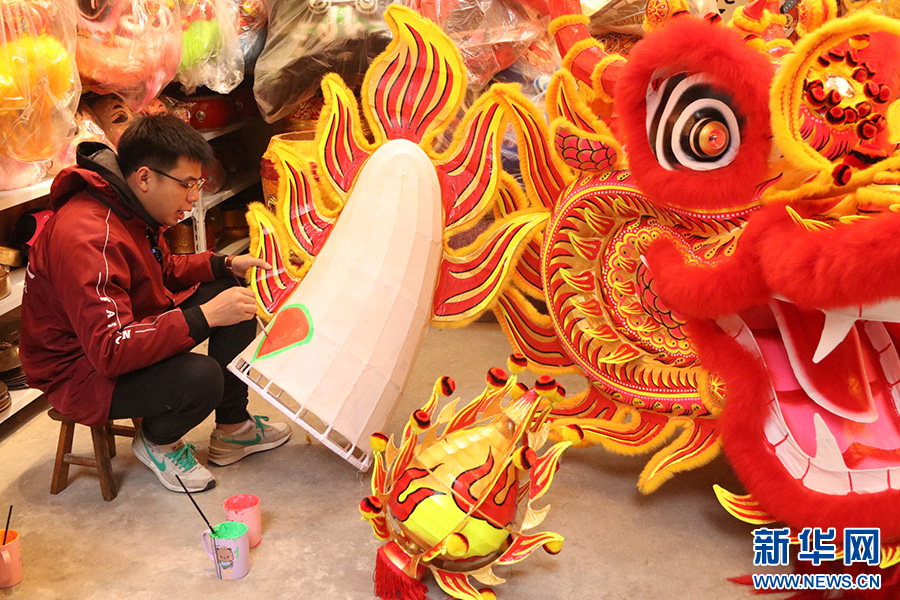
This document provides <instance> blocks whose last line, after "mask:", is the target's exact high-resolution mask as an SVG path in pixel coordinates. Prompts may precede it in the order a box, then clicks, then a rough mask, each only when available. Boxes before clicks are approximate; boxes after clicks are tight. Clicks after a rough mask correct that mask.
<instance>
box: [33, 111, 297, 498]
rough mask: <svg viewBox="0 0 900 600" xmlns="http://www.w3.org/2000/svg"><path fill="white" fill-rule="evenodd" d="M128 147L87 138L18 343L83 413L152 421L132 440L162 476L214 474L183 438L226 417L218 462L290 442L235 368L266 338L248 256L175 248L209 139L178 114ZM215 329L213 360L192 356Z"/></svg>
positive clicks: (50, 391) (48, 239)
mask: <svg viewBox="0 0 900 600" xmlns="http://www.w3.org/2000/svg"><path fill="white" fill-rule="evenodd" d="M118 151H119V155H118V157H117V156H116V154H115V153H114V152H113V151H112V150H110V149H109V148H107V147H106V146H104V145H103V144H98V143H90V142H89V143H82V144H80V145H79V146H78V150H77V164H76V165H75V166H73V167H69V168H66V169H64V170H63V171H61V172H60V173H59V175H57V177H56V179H55V180H54V182H53V186H52V188H51V190H50V201H51V208H52V209H53V210H54V211H55V213H54V216H53V217H52V218H51V219H50V220H49V221H48V222H47V224H46V225H45V227H44V230H43V231H42V232H41V234H40V236H39V237H38V239H37V240H36V242H35V243H34V245H33V247H32V248H31V251H30V253H29V262H28V268H27V271H26V276H25V294H24V297H23V300H22V330H21V333H20V344H19V352H20V355H21V358H22V363H23V365H24V367H25V371H26V373H27V375H28V383H29V385H31V386H33V387H36V388H39V389H40V390H42V391H43V392H44V393H45V395H46V397H47V399H48V401H49V402H50V404H52V405H53V406H54V407H55V408H56V409H57V410H58V411H59V412H61V413H62V414H63V415H65V416H67V417H68V418H70V419H73V420H75V421H77V422H79V423H84V424H86V425H99V424H102V423H104V422H106V420H107V419H121V418H128V417H143V423H142V426H141V430H140V432H138V434H137V435H136V436H135V438H134V442H133V443H132V449H133V451H134V453H135V455H136V456H137V457H138V459H139V460H140V461H141V462H143V463H144V464H145V465H147V467H148V468H150V470H151V471H153V473H154V474H155V475H156V476H157V477H158V478H159V480H160V482H162V484H163V485H164V486H165V487H166V488H168V489H170V490H173V491H176V492H177V491H182V487H181V485H180V484H179V483H178V480H177V479H176V476H178V477H179V478H180V479H181V480H182V481H183V482H184V484H185V486H186V487H187V489H188V490H190V491H192V492H193V491H203V490H208V489H210V488H212V487H213V486H215V484H216V480H215V478H214V477H213V475H212V473H210V472H209V470H208V469H207V468H206V467H204V466H203V465H201V464H200V463H198V462H197V459H196V456H195V454H194V448H193V446H192V445H191V444H187V443H184V442H183V441H182V440H181V438H182V436H184V434H186V433H187V432H188V431H190V430H191V429H192V428H193V427H195V426H196V425H198V424H199V423H201V422H202V421H203V420H204V419H205V418H206V417H207V416H208V415H209V414H210V413H211V412H213V411H215V413H216V417H215V419H216V427H215V429H214V430H213V432H212V435H211V437H210V444H209V462H210V463H212V464H216V465H220V466H221V465H228V464H231V463H233V462H235V461H238V460H240V459H241V458H243V457H244V456H246V455H248V454H252V453H254V452H260V451H263V450H269V449H271V448H275V447H276V446H280V445H281V444H283V443H285V442H287V441H288V439H289V438H290V434H291V430H290V427H288V426H287V425H285V424H283V423H278V424H268V423H266V421H268V418H267V417H262V416H253V417H251V415H250V414H249V413H248V412H247V386H246V385H245V384H243V383H242V382H241V381H240V380H239V379H237V378H236V377H235V376H234V375H233V374H231V373H229V372H228V371H227V369H226V365H227V364H228V362H229V361H230V360H231V359H232V358H233V357H234V356H235V355H236V354H237V353H238V352H240V351H241V350H243V349H244V348H245V347H246V346H247V345H248V344H249V343H250V342H251V341H252V340H253V338H254V337H255V335H256V321H255V320H254V316H255V314H256V303H255V300H254V297H253V293H252V292H251V291H250V290H249V289H247V288H245V287H243V286H241V285H240V284H239V283H238V278H241V277H243V276H244V275H245V273H246V272H247V270H248V269H250V268H251V267H252V266H259V267H262V268H271V267H270V266H269V265H268V264H266V263H265V262H264V261H262V260H260V259H258V258H256V257H252V256H248V255H243V256H229V257H221V256H217V255H216V254H215V253H213V252H204V253H201V254H191V255H183V256H178V255H173V254H170V253H169V251H168V248H167V247H166V243H165V240H164V239H163V237H162V232H163V230H164V229H165V228H166V227H168V226H172V225H175V224H177V223H178V222H179V221H181V220H182V219H184V217H185V215H186V214H187V213H188V212H189V211H190V210H191V208H192V206H193V203H194V202H196V201H197V199H198V198H199V193H200V187H201V186H202V185H203V179H201V177H200V169H201V166H202V165H203V164H205V163H208V162H209V161H210V160H211V159H212V150H211V149H210V147H209V144H208V143H207V142H206V140H204V139H203V137H202V136H201V135H200V134H199V133H197V132H196V131H195V130H193V129H191V128H190V127H189V126H188V125H186V124H185V123H183V122H182V121H180V120H179V119H177V118H175V117H172V116H169V115H158V116H147V117H142V118H141V119H139V120H137V121H135V122H134V123H132V124H131V126H130V127H129V128H128V130H126V131H125V133H124V134H123V135H122V138H121V140H120V141H119V145H118ZM207 338H209V352H208V356H205V355H202V354H197V353H193V352H189V350H190V349H191V348H193V347H194V346H196V345H197V344H199V343H200V342H202V341H203V340H205V339H207Z"/></svg>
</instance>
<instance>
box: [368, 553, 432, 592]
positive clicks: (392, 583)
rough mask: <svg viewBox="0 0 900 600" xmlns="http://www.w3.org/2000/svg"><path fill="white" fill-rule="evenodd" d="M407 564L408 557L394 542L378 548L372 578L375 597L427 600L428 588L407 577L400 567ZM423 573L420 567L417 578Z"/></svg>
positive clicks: (423, 570)
mask: <svg viewBox="0 0 900 600" xmlns="http://www.w3.org/2000/svg"><path fill="white" fill-rule="evenodd" d="M408 563H409V557H408V556H407V555H406V553H405V552H403V550H401V549H400V546H398V545H397V544H396V543H395V542H388V543H387V544H385V545H384V546H382V547H381V548H379V549H378V555H377V557H376V559H375V574H374V576H373V579H374V580H375V595H376V596H378V597H379V598H381V599H382V600H428V596H427V594H428V586H427V585H425V584H424V583H422V582H421V581H419V580H418V579H415V578H413V577H410V576H409V575H407V574H406V573H405V572H404V571H403V568H402V567H401V566H400V565H403V564H408ZM424 572H425V569H424V568H423V567H420V568H419V573H420V575H419V576H420V577H421V576H422V575H423V574H424Z"/></svg>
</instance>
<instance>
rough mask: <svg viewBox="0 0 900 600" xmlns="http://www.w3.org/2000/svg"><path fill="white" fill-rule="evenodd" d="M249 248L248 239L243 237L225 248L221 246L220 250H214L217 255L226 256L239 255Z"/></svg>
mask: <svg viewBox="0 0 900 600" xmlns="http://www.w3.org/2000/svg"><path fill="white" fill-rule="evenodd" d="M249 247H250V238H248V237H245V238H241V239H239V240H235V241H233V242H231V243H229V244H228V245H226V246H222V247H221V248H216V252H217V253H218V254H221V255H222V256H228V255H229V254H240V253H242V252H243V251H244V250H246V249H247V248H249Z"/></svg>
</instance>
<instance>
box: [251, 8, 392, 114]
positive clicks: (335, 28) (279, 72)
mask: <svg viewBox="0 0 900 600" xmlns="http://www.w3.org/2000/svg"><path fill="white" fill-rule="evenodd" d="M387 4H388V3H387V2H385V3H378V2H376V0H355V1H354V0H334V1H329V0H310V1H308V2H307V1H304V2H296V1H293V0H272V1H271V2H270V3H269V35H268V37H267V39H266V46H265V48H263V51H262V54H261V55H260V57H259V60H258V61H257V63H256V72H255V80H254V84H253V93H254V95H255V96H256V103H257V104H258V105H259V110H260V112H261V113H262V115H263V118H265V120H266V121H267V122H269V123H273V122H275V121H277V120H278V119H281V118H282V117H285V116H287V115H289V114H290V113H291V112H293V111H294V109H295V108H297V106H299V105H300V103H301V102H304V101H306V100H308V99H309V98H311V97H312V96H313V95H315V94H316V92H317V91H318V89H319V82H320V81H321V79H322V77H323V76H324V75H325V74H326V73H337V74H338V75H340V76H341V77H343V79H344V81H345V82H346V83H347V85H348V86H350V87H351V88H358V87H359V86H360V85H361V84H362V79H363V77H364V75H365V73H366V68H368V66H369V63H370V62H371V60H372V59H373V58H375V57H376V56H378V54H380V53H381V51H382V50H384V49H385V48H386V47H387V45H388V42H390V40H391V35H390V32H389V31H388V30H387V25H386V24H385V22H384V19H383V18H382V16H381V15H382V13H383V12H384V8H385V7H386V6H387Z"/></svg>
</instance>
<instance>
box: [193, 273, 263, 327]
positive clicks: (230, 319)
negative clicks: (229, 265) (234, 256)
mask: <svg viewBox="0 0 900 600" xmlns="http://www.w3.org/2000/svg"><path fill="white" fill-rule="evenodd" d="M235 262H237V260H235ZM200 311H201V312H202V313H203V316H204V317H206V322H207V323H208V324H209V326H210V327H224V326H226V325H234V324H235V323H240V322H241V321H247V320H249V319H252V318H253V317H254V316H255V315H256V298H255V297H254V296H253V291H251V290H249V289H247V288H244V287H238V286H235V287H231V288H228V289H227V290H225V291H224V292H222V293H220V294H219V295H218V296H216V297H215V298H213V299H212V300H210V301H209V302H207V303H206V304H201V305H200Z"/></svg>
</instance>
